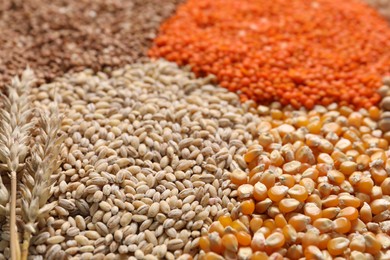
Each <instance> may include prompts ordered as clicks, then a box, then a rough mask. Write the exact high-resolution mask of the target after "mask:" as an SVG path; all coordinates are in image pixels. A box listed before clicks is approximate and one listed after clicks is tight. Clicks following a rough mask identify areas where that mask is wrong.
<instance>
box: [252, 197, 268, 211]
mask: <svg viewBox="0 0 390 260" xmlns="http://www.w3.org/2000/svg"><path fill="white" fill-rule="evenodd" d="M271 205H272V200H271V199H269V198H266V199H265V200H263V201H261V202H258V203H256V206H255V211H256V212H257V213H259V214H262V213H264V212H266V211H267V209H268V208H269V206H271Z"/></svg>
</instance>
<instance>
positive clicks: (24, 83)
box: [0, 69, 35, 259]
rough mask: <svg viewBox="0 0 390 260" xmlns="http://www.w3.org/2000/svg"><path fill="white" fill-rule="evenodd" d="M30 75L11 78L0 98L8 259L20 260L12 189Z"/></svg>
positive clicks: (22, 155) (23, 152) (26, 126)
mask: <svg viewBox="0 0 390 260" xmlns="http://www.w3.org/2000/svg"><path fill="white" fill-rule="evenodd" d="M34 80H35V78H34V73H33V72H32V71H31V70H30V69H26V70H25V71H24V72H23V74H22V76H21V78H20V79H19V78H18V77H15V78H14V79H13V80H12V82H11V85H10V86H8V96H4V95H3V96H2V97H1V99H2V101H3V108H2V109H1V110H0V122H1V123H0V160H1V162H2V163H3V165H2V168H3V169H6V170H7V171H8V174H9V177H10V179H11V200H10V208H9V211H10V236H11V239H10V240H11V241H10V243H11V245H10V249H11V259H20V245H19V239H18V233H17V226H16V192H17V190H16V186H17V173H18V171H19V170H20V169H21V168H22V167H23V163H24V161H25V159H26V156H27V155H28V143H29V139H30V130H31V128H32V126H33V124H34V123H33V122H31V118H32V110H31V108H30V106H31V103H30V101H29V94H30V88H31V85H32V83H33V82H34Z"/></svg>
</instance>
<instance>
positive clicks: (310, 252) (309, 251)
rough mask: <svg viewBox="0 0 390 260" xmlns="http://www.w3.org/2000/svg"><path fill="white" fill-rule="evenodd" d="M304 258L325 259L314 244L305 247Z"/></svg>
mask: <svg viewBox="0 0 390 260" xmlns="http://www.w3.org/2000/svg"><path fill="white" fill-rule="evenodd" d="M305 258H306V259H321V260H322V259H325V258H324V255H323V254H322V252H321V250H320V249H319V248H318V247H316V246H314V245H310V246H308V247H306V249H305Z"/></svg>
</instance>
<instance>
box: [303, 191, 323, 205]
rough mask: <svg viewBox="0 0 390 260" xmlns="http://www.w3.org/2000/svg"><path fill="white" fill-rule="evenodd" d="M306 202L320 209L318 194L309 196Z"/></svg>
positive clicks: (320, 203)
mask: <svg viewBox="0 0 390 260" xmlns="http://www.w3.org/2000/svg"><path fill="white" fill-rule="evenodd" d="M306 202H313V203H314V204H316V205H317V207H319V208H322V200H321V198H320V196H318V194H311V195H310V196H309V197H307V199H306Z"/></svg>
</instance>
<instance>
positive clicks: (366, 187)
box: [357, 177, 374, 194]
mask: <svg viewBox="0 0 390 260" xmlns="http://www.w3.org/2000/svg"><path fill="white" fill-rule="evenodd" d="M373 187H374V181H373V180H372V179H371V178H370V177H363V178H361V180H360V181H359V182H358V183H357V189H358V191H359V192H363V193H366V194H370V193H371V190H372V188H373Z"/></svg>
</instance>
